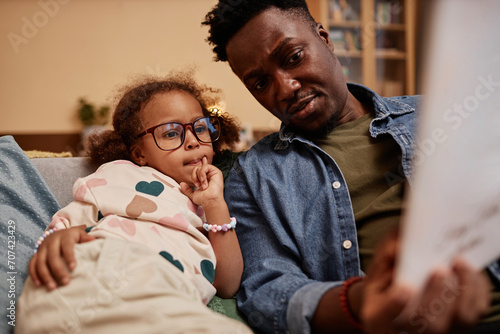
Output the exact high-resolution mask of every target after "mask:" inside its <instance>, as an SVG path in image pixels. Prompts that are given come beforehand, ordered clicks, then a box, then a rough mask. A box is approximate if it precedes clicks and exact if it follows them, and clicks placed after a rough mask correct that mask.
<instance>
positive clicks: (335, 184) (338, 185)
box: [332, 181, 340, 189]
mask: <svg viewBox="0 0 500 334" xmlns="http://www.w3.org/2000/svg"><path fill="white" fill-rule="evenodd" d="M332 187H333V189H339V188H340V182H339V181H335V182H333V184H332Z"/></svg>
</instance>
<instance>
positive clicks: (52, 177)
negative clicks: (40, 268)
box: [0, 136, 245, 333]
mask: <svg viewBox="0 0 500 334" xmlns="http://www.w3.org/2000/svg"><path fill="white" fill-rule="evenodd" d="M97 167H98V166H97V165H95V164H92V163H91V161H90V159H88V158H85V157H56V158H31V159H30V158H29V157H28V156H27V155H26V154H25V152H24V151H23V150H22V149H21V148H20V147H19V146H18V145H17V143H16V142H15V140H14V138H13V137H12V136H3V137H0V224H1V225H0V226H1V231H2V233H0V242H1V245H2V250H1V253H2V255H3V256H2V259H3V261H2V263H0V267H1V268H0V269H1V275H2V277H1V278H0V279H1V283H0V290H1V291H0V293H1V296H2V297H1V301H2V302H1V304H0V307H1V309H2V319H6V318H7V321H3V320H2V322H1V325H0V333H11V332H12V331H13V328H14V327H13V325H15V308H16V300H17V298H18V297H19V295H20V293H21V291H22V288H23V285H24V281H25V280H26V278H27V275H28V270H27V264H28V262H29V259H30V258H31V255H32V253H33V246H34V244H35V242H36V239H37V238H38V237H39V236H40V235H41V234H42V233H43V231H44V229H45V227H46V225H47V224H48V223H49V222H50V219H51V216H52V215H53V214H54V213H55V212H56V211H57V210H58V209H59V208H61V207H63V206H65V205H67V204H68V203H69V202H71V201H72V199H73V195H72V186H73V183H74V182H75V180H76V179H77V178H78V177H81V176H86V175H88V174H90V173H92V172H93V171H95V170H96V169H97ZM4 276H5V277H4ZM208 306H209V307H210V308H211V309H212V310H214V311H216V312H219V313H222V314H224V315H226V316H229V317H231V318H234V319H237V320H240V321H243V322H245V320H244V319H243V318H242V316H241V314H240V313H239V312H238V310H237V308H236V299H234V298H231V299H222V298H219V297H217V296H216V297H214V298H213V299H212V300H211V301H210V303H209V304H208Z"/></svg>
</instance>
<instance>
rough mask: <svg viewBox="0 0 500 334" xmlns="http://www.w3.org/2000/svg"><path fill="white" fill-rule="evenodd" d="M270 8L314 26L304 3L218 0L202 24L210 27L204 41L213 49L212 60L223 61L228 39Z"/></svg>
mask: <svg viewBox="0 0 500 334" xmlns="http://www.w3.org/2000/svg"><path fill="white" fill-rule="evenodd" d="M271 7H276V8H279V9H281V10H284V11H288V12H290V13H292V14H295V15H298V16H299V17H302V18H304V19H305V20H306V21H309V22H310V23H311V27H312V28H314V27H315V21H314V19H313V18H312V16H311V14H310V13H309V9H308V8H307V3H306V1H305V0H219V3H217V5H215V7H214V8H213V9H212V11H210V12H209V13H208V14H207V15H206V16H205V20H204V21H203V22H202V25H207V26H209V28H210V29H209V31H208V33H209V36H208V38H207V41H208V42H209V43H210V44H211V45H212V46H213V51H214V53H215V60H217V61H227V54H226V46H227V43H228V42H229V40H230V39H231V37H233V36H234V35H235V34H236V33H237V32H238V31H239V30H240V29H241V28H242V27H243V26H244V25H245V24H247V23H248V21H250V20H251V19H252V18H254V17H255V16H256V15H258V14H260V13H261V12H263V11H265V10H267V9H269V8H271Z"/></svg>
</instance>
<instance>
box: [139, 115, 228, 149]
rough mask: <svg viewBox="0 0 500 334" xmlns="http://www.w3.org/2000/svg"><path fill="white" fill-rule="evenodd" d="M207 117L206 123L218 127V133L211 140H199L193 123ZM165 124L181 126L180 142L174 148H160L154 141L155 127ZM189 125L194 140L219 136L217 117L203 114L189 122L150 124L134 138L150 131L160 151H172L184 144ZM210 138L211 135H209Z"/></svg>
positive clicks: (201, 141) (213, 140)
mask: <svg viewBox="0 0 500 334" xmlns="http://www.w3.org/2000/svg"><path fill="white" fill-rule="evenodd" d="M205 118H207V119H208V123H210V124H212V125H213V126H214V127H216V128H218V132H219V133H218V135H217V138H215V139H212V140H211V141H204V140H201V139H200V138H198V135H197V134H196V131H194V123H196V122H198V121H199V120H200V119H205ZM165 124H179V125H181V126H182V138H181V143H180V144H179V146H177V147H175V148H169V149H164V148H161V147H160V145H159V144H158V142H157V141H156V137H155V134H154V131H155V130H156V128H158V127H160V126H163V125H165ZM188 126H190V127H191V132H192V133H193V134H194V137H195V138H196V140H198V141H199V142H200V143H213V142H215V141H217V140H219V138H220V132H221V129H220V120H219V118H218V117H215V116H203V117H199V118H197V119H195V120H194V121H193V122H191V123H184V124H182V123H179V122H165V123H161V124H158V125H155V126H152V127H150V128H149V129H147V130H145V131H143V132H141V133H139V134H138V135H137V137H136V138H141V137H142V136H145V135H147V134H148V133H150V134H151V135H153V139H154V141H155V144H156V146H157V147H158V148H159V149H160V150H162V151H172V150H176V149H178V148H179V147H181V146H182V144H184V140H185V139H186V127H188ZM210 138H211V137H210Z"/></svg>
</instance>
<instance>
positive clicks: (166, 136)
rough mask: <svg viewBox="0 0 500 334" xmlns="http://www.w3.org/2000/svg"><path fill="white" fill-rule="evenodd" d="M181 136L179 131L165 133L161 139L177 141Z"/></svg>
mask: <svg viewBox="0 0 500 334" xmlns="http://www.w3.org/2000/svg"><path fill="white" fill-rule="evenodd" d="M180 135H181V134H180V133H179V132H178V131H175V130H172V131H165V132H164V133H163V134H162V135H161V137H162V138H164V139H176V138H177V137H179V136H180Z"/></svg>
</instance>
